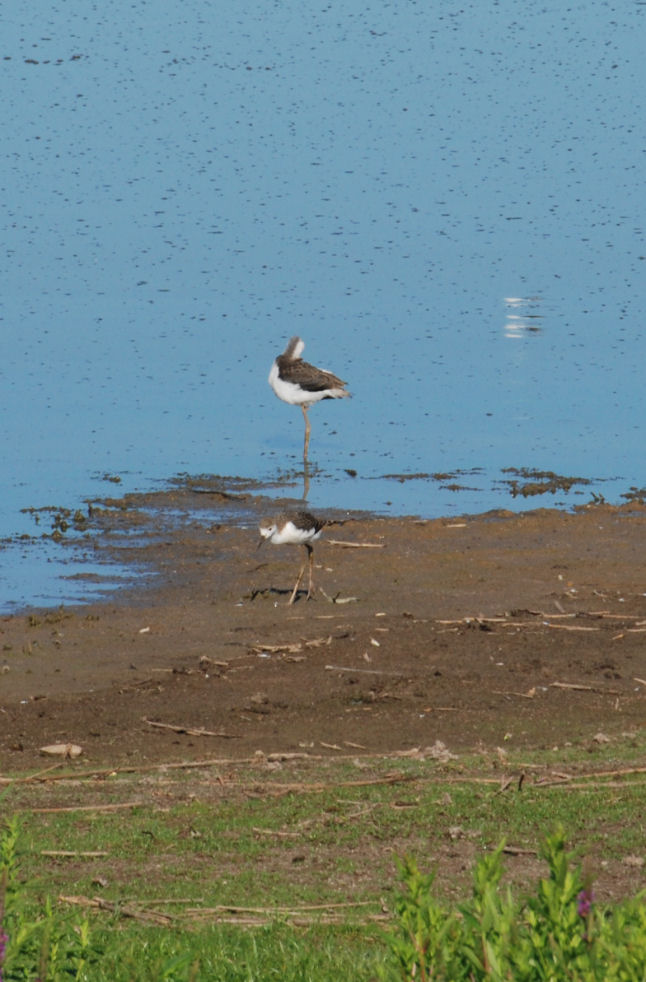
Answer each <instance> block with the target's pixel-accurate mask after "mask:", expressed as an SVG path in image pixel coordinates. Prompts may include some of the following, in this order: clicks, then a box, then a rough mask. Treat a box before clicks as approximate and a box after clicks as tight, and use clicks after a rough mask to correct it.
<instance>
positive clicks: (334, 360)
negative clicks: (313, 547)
mask: <svg viewBox="0 0 646 982" xmlns="http://www.w3.org/2000/svg"><path fill="white" fill-rule="evenodd" d="M243 8H244V9H243ZM645 18H646V5H644V4H643V3H641V2H635V3H621V4H620V3H612V2H603V0H587V2H585V3H578V4H571V5H569V6H568V7H567V8H564V7H563V6H562V5H561V4H559V3H556V2H554V3H545V4H541V5H533V4H532V5H529V4H527V3H525V2H524V0H523V2H521V0H499V2H497V3H491V4H481V3H479V2H476V0H473V2H471V3H469V2H466V3H463V4H460V5H456V4H454V3H452V2H449V0H438V2H435V3H433V4H429V3H422V2H413V0H403V2H398V3H385V4H384V3H369V2H368V3H366V2H359V0H344V2H343V3H335V2H326V3H319V2H317V3H314V2H311V0H299V2H295V0H294V2H290V0H280V2H278V0H276V2H273V3H272V2H262V0H250V2H249V3H247V4H244V5H237V4H228V5H227V4H222V3H212V2H208V0H200V2H195V0H168V2H167V3H165V4H163V5H160V4H157V3H153V2H146V0H138V2H135V3H132V4H129V5H127V6H124V5H123V4H121V3H118V2H116V0H104V2H103V3H102V4H100V5H90V6H88V4H87V3H85V2H82V0H66V2H65V3H62V2H60V0H59V2H55V3H54V4H52V3H51V2H49V0H48V2H47V3H46V2H45V0H32V2H31V3H30V4H28V5H27V4H25V5H14V7H13V8H12V9H8V10H6V11H5V13H4V18H3V20H4V23H3V33H2V42H1V46H2V72H3V91H4V92H5V93H7V94H8V95H7V97H6V98H5V99H4V100H3V104H2V108H1V109H0V114H1V117H2V130H3V133H4V135H5V138H4V141H3V153H2V165H1V171H0V186H1V187H2V192H3V201H4V207H3V213H4V217H3V219H2V231H3V244H4V249H3V262H2V267H3V274H4V275H3V291H2V306H1V318H2V320H1V323H0V392H1V395H0V399H1V404H2V427H0V452H1V454H2V460H3V464H4V466H3V467H2V474H1V477H0V481H1V486H0V491H1V495H0V538H2V539H4V540H12V541H11V542H8V541H5V545H4V547H3V548H2V549H0V564H1V569H0V607H5V608H6V607H8V606H11V605H15V604H25V603H32V602H38V601H42V600H43V599H46V600H47V602H54V601H55V600H56V599H59V598H67V597H69V587H68V585H67V583H66V581H63V580H60V579H59V576H60V572H61V571H60V569H59V568H58V564H57V561H56V560H57V553H56V550H55V549H53V547H52V548H50V547H49V545H48V544H46V543H44V544H43V545H42V546H40V547H39V548H31V547H29V545H27V544H25V543H18V544H16V543H15V539H16V537H17V536H19V535H21V534H29V535H38V534H39V531H38V529H37V528H36V527H35V525H34V520H33V516H31V515H29V514H24V513H23V512H22V509H24V508H28V507H30V506H44V505H61V506H66V507H70V508H75V507H77V506H78V504H79V503H80V504H82V503H83V502H84V501H85V500H86V499H87V498H91V497H96V496H99V495H104V494H113V493H115V487H114V485H112V484H111V483H109V482H108V481H106V477H108V476H109V477H114V476H118V477H120V478H121V484H120V486H119V487H120V490H121V491H126V490H135V489H140V490H148V489H150V488H154V487H163V486H164V482H165V481H167V480H168V479H171V478H172V477H173V476H174V475H176V474H178V473H184V472H185V473H189V474H212V473H215V474H225V475H226V474H232V475H242V476H246V477H252V478H258V479H259V480H261V481H273V480H274V479H275V478H276V477H277V476H278V475H280V474H282V473H290V472H291V471H293V470H294V469H297V468H298V466H299V462H300V459H301V454H302V439H303V420H302V416H301V413H300V411H299V410H298V409H297V408H292V407H289V406H286V405H284V404H283V403H280V402H279V401H278V400H277V399H276V398H275V396H274V395H273V393H272V392H271V390H270V389H269V387H268V385H267V374H268V371H269V367H270V364H271V361H272V359H273V358H274V356H275V355H276V354H277V353H278V352H279V351H281V350H282V349H283V347H284V345H285V342H286V340H287V339H288V338H289V336H290V335H292V334H296V333H297V334H300V335H302V336H303V337H304V339H305V341H306V350H305V357H306V358H308V359H310V360H311V361H313V362H314V363H315V364H318V365H320V366H321V367H325V368H329V369H331V370H333V371H334V372H336V373H337V374H338V375H340V376H341V377H342V378H344V379H346V380H347V381H348V383H349V388H350V390H351V391H352V393H353V399H352V400H349V401H346V400H344V401H343V402H325V403H323V404H321V405H319V406H316V407H314V408H313V409H312V411H311V420H312V442H311V448H310V457H311V460H312V463H313V464H314V465H315V466H316V467H317V468H318V471H317V474H316V475H315V477H314V479H313V480H312V484H311V487H310V493H309V499H308V500H309V503H310V504H311V506H312V507H313V508H317V507H318V508H323V507H328V506H329V507H335V508H348V509H350V508H371V509H377V510H379V511H382V512H385V513H389V514H403V513H412V514H422V515H425V516H436V515H441V514H451V513H456V512H457V513H461V512H465V511H482V510H486V509H488V508H493V507H509V508H523V507H533V506H536V505H537V504H548V505H559V506H565V507H569V506H571V505H573V504H578V503H581V502H582V501H587V500H590V499H591V495H592V494H593V493H594V494H597V495H603V496H604V497H605V498H606V500H609V501H620V500H622V498H621V495H622V494H624V493H626V492H628V491H629V489H630V488H631V487H637V488H643V487H645V486H646V456H645V455H644V452H643V451H644V442H645V441H644V435H645V424H644V412H643V407H644V397H643V391H644V384H643V366H644V365H645V364H646V331H645V326H644V325H645V319H644V311H645V303H644V300H645V294H646V288H645V276H644V273H645V266H644V259H645V257H646V243H645V242H644V206H645V204H646V200H645V199H646V193H645V190H644V187H645V185H644V180H643V175H644V169H645V166H646V146H645V144H644V130H643V120H644V118H646V114H645V106H644V101H645V96H644V93H646V68H645V59H644V57H643V50H642V49H643V38H644V27H645ZM509 467H517V468H523V467H524V468H530V469H536V470H539V471H540V470H549V471H553V472H556V473H557V474H562V475H567V476H572V475H574V476H578V477H581V478H585V479H587V480H589V481H590V482H591V484H590V485H585V486H575V488H574V489H573V490H572V491H571V492H570V493H569V494H565V493H563V494H560V495H556V496H552V495H549V496H547V500H546V499H529V500H527V499H522V498H512V497H511V496H510V493H509V490H510V489H509V484H508V483H507V481H506V479H507V478H508V475H507V474H505V473H504V469H505V468H509ZM347 471H353V472H355V473H356V476H353V477H351V476H349V474H348V473H347ZM437 473H445V474H449V475H455V477H454V478H451V479H447V480H446V481H441V480H434V479H429V478H417V479H412V480H405V481H401V480H398V479H397V478H393V477H385V476H384V475H412V474H425V475H426V474H437ZM456 483H457V484H460V485H462V486H466V487H468V488H469V489H471V490H463V491H459V492H456V491H455V490H450V489H449V485H455V484H456ZM119 493H120V492H119ZM87 562H89V560H87Z"/></svg>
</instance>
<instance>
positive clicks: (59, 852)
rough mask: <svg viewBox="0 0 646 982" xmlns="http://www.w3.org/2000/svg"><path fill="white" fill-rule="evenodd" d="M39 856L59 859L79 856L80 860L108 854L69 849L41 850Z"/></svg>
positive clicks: (107, 853) (107, 854)
mask: <svg viewBox="0 0 646 982" xmlns="http://www.w3.org/2000/svg"><path fill="white" fill-rule="evenodd" d="M40 854H41V856H52V857H55V858H58V857H61V858H63V859H67V858H76V857H77V856H80V857H81V858H82V859H97V858H99V857H101V856H109V855H110V853H109V852H74V851H73V850H69V849H41V850H40Z"/></svg>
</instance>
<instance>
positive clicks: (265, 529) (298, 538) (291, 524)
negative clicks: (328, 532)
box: [259, 511, 325, 604]
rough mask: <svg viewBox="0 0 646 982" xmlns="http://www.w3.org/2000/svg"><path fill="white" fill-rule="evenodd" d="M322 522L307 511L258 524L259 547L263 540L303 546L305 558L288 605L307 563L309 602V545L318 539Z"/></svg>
mask: <svg viewBox="0 0 646 982" xmlns="http://www.w3.org/2000/svg"><path fill="white" fill-rule="evenodd" d="M324 524H325V523H324V522H321V521H319V519H318V518H315V517H314V515H312V514H310V512H308V511H297V512H293V513H292V514H289V515H278V516H277V517H276V518H265V519H263V521H262V522H261V523H260V535H261V536H262V538H261V540H260V543H259V547H260V546H261V545H262V544H263V542H264V541H265V540H267V539H268V540H269V542H273V544H274V545H277V546H279V545H283V544H289V545H302V546H304V548H305V550H306V552H307V556H306V558H305V561H304V562H303V565H302V566H301V568H300V572H299V574H298V577H297V579H296V583H295V584H294V589H293V590H292V595H291V597H290V598H289V600H288V604H293V603H294V600H295V599H296V594H297V592H298V588H299V586H300V582H301V580H302V579H303V573H304V572H305V567H306V566H307V565H308V563H309V583H308V588H307V597H306V598H305V599H306V600H309V599H310V597H311V596H312V593H313V590H314V586H313V582H312V569H313V565H314V550H313V548H312V546H311V545H310V543H311V542H313V541H314V540H315V539H318V537H319V535H320V534H321V530H322V528H323V526H324Z"/></svg>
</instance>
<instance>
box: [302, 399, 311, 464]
mask: <svg viewBox="0 0 646 982" xmlns="http://www.w3.org/2000/svg"><path fill="white" fill-rule="evenodd" d="M307 408H308V407H307V406H303V405H301V409H302V410H303V417H304V419H305V448H304V450H303V460H304V461H307V454H308V451H309V449H310V429H311V427H310V418H309V416H308V415H307Z"/></svg>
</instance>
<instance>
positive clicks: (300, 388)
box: [269, 337, 350, 461]
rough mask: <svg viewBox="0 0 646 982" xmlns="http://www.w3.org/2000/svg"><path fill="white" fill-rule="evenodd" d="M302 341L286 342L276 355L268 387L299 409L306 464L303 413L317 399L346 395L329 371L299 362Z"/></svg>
mask: <svg viewBox="0 0 646 982" xmlns="http://www.w3.org/2000/svg"><path fill="white" fill-rule="evenodd" d="M304 348H305V342H304V341H302V340H301V338H299V337H293V338H291V339H290V342H289V344H288V345H287V347H286V348H285V351H284V352H283V354H282V355H278V357H277V358H276V360H275V361H274V363H273V365H272V366H271V371H270V372H269V384H270V385H271V387H272V389H273V390H274V392H275V393H276V395H277V396H278V398H279V399H282V400H283V402H288V403H289V404H290V405H292V406H300V407H301V409H302V410H303V418H304V419H305V449H304V451H303V459H304V460H305V461H307V451H308V449H309V445H310V421H309V417H308V415H307V410H308V409H309V408H310V406H313V405H314V403H315V402H320V401H321V399H347V398H349V396H350V393H349V392H346V390H345V388H344V386H345V385H347V382H343V381H342V380H341V379H340V378H337V377H336V375H333V374H332V372H326V371H324V370H323V369H322V368H315V367H314V365H310V364H309V363H308V362H306V361H303V359H302V358H301V355H302V353H303V349H304Z"/></svg>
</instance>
